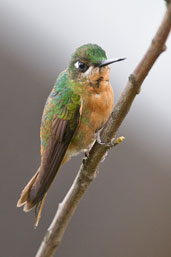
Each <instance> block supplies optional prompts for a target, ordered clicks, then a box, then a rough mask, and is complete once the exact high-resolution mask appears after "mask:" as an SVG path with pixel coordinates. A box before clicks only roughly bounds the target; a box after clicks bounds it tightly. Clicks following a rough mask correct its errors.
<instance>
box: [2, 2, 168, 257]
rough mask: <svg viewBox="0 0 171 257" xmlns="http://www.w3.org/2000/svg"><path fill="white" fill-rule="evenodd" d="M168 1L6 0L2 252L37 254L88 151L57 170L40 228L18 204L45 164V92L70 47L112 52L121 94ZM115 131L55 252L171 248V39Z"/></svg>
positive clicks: (129, 256) (121, 256) (142, 252)
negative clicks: (115, 139)
mask: <svg viewBox="0 0 171 257" xmlns="http://www.w3.org/2000/svg"><path fill="white" fill-rule="evenodd" d="M164 11H165V5H164V1H162V0H151V1H148V0H144V1H135V0H130V1H116V0H113V1H112V0H105V1H100V0H95V1H92V0H87V1H80V0H72V1H67V0H63V1H55V0H49V1H48V0H46V1H43V0H36V1H35V0H34V1H33V0H30V1H25V0H22V1H20V0H13V1H12V0H11V1H10V0H0V73H1V74H0V80H1V82H0V88H1V94H0V96H1V100H0V105H1V106H0V112H1V122H0V124H1V126H0V127H1V133H0V146H1V155H0V156H1V173H0V183H1V186H0V195H1V207H0V215H1V219H0V220H1V221H0V223H1V224H0V228H1V232H0V234H1V236H0V245H1V247H0V256H3V257H21V256H25V257H32V256H35V254H36V251H37V249H38V247H39V245H40V242H41V240H42V238H43V235H44V233H45V231H46V229H47V227H48V226H49V224H50V222H51V220H52V218H53V216H54V214H55V212H56V209H57V205H58V203H59V202H60V201H62V199H63V197H64V196H65V194H66V192H67V190H68V189H69V187H70V186H71V183H72V181H73V179H74V177H75V175H76V173H77V171H78V168H79V166H80V164H81V160H82V157H83V155H80V156H78V157H77V158H73V159H72V161H70V162H69V163H67V164H66V165H65V166H64V167H63V168H62V170H61V172H60V173H59V175H58V176H57V178H56V180H55V182H54V183H53V186H52V187H51V189H50V191H49V193H48V197H47V200H46V203H45V206H44V210H43V215H42V219H41V222H40V225H39V227H38V229H37V230H34V229H33V222H34V213H33V212H30V213H28V214H25V213H24V212H23V211H22V209H17V208H16V202H17V200H18V197H19V195H20V192H21V190H22V189H23V186H25V184H26V183H27V182H28V180H29V179H30V178H31V176H32V175H33V174H34V172H35V171H36V169H37V168H38V166H39V161H40V154H39V145H40V141H39V126H40V119H41V115H42V110H43V107H44V103H45V100H46V98H47V96H48V94H49V92H50V90H51V88H52V86H53V84H54V82H55V80H56V77H57V76H58V74H59V72H60V71H62V70H64V69H65V68H66V67H67V65H68V62H69V60H70V56H71V53H72V52H73V51H74V50H75V48H76V47H78V46H80V45H82V44H84V43H89V42H91V43H97V44H99V45H100V46H102V47H103V48H104V49H105V50H106V52H107V55H108V57H109V58H115V57H127V60H126V61H124V62H121V63H117V64H113V65H112V66H111V83H112V86H113V88H114V91H115V101H117V99H118V96H119V95H120V93H121V91H122V89H123V87H124V85H125V83H126V81H127V78H128V76H129V74H130V73H131V72H132V70H133V68H134V67H135V66H136V64H137V63H138V62H139V60H140V58H141V57H142V55H143V54H144V52H145V50H146V49H147V47H148V46H149V44H150V42H151V39H152V37H153V35H154V34H155V32H156V29H157V28H158V25H159V24H160V21H161V19H162V17H163V14H164ZM167 46H168V50H167V51H166V52H164V53H163V54H162V55H161V56H160V58H159V59H158V61H157V63H155V65H154V67H153V69H152V71H151V72H150V74H149V76H148V77H147V78H146V80H145V82H144V84H143V88H142V91H141V94H140V95H138V96H137V98H136V100H135V101H134V103H133V106H132V108H131V110H130V112H129V114H128V116H127V117H126V119H125V120H124V123H123V124H122V126H121V128H120V129H119V131H118V136H121V135H124V136H125V137H126V140H125V142H124V143H122V144H121V145H119V146H118V147H116V148H115V149H112V150H111V151H110V152H109V154H108V157H107V158H106V160H105V162H103V163H102V164H101V166H100V173H99V175H98V177H97V178H96V180H95V181H94V182H93V183H92V184H91V186H90V188H89V189H88V191H87V193H86V194H85V196H84V198H83V199H82V201H81V203H80V205H79V208H78V209H77V211H76V213H75V215H74V216H73V218H72V220H71V223H70V224H69V227H68V229H67V231H66V233H65V235H64V238H63V241H62V244H61V245H60V247H59V248H58V249H57V252H56V254H55V256H58V257H67V256H70V257H73V256H74V257H86V256H93V257H104V256H112V257H170V256H171V169H170V164H171V151H170V143H171V135H170V134H171V133H170V131H171V107H170V97H171V76H170V71H171V70H170V67H171V58H170V57H171V40H170V39H169V40H168V42H167Z"/></svg>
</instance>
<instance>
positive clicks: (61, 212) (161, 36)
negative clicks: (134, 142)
mask: <svg viewBox="0 0 171 257" xmlns="http://www.w3.org/2000/svg"><path fill="white" fill-rule="evenodd" d="M167 3H168V4H167V11H166V13H165V15H164V18H163V21H162V23H161V25H160V27H159V29H158V31H157V33H156V35H155V37H154V39H153V40H152V43H151V45H150V47H149V49H148V50H147V52H146V53H145V55H144V57H143V58H142V60H141V61H140V63H139V64H138V65H137V67H136V68H135V70H134V71H133V73H132V74H131V75H130V76H129V79H128V82H127V84H126V87H125V89H124V90H123V92H122V94H121V96H120V98H119V100H118V103H117V104H116V106H115V107H114V110H113V112H112V114H111V116H110V118H109V120H108V122H107V123H106V126H105V127H104V129H103V130H102V132H101V140H102V142H105V143H108V142H110V141H111V140H112V138H113V137H114V136H115V134H116V132H117V130H118V128H119V127H120V125H121V123H122V121H123V120H124V118H125V116H126V115H127V113H128V111H129V109H130V107H131V105H132V102H133V100H134V98H135V96H136V95H137V94H138V93H139V91H140V87H141V85H142V83H143V81H144V79H145V78H146V76H147V74H148V72H149V71H150V69H151V68H152V66H153V64H154V63H155V61H156V60H157V58H158V56H159V55H160V54H161V53H162V52H163V51H164V50H165V49H166V47H165V42H166V40H167V37H168V35H169V32H170V29H171V1H170V0H167ZM108 149H109V146H108V144H104V145H100V144H99V143H98V142H97V141H96V142H95V144H94V145H93V147H92V148H91V150H90V152H89V156H88V157H86V158H84V159H83V162H82V165H81V167H80V169H79V171H78V174H77V176H76V178H75V180H74V182H73V184H72V186H71V188H70V189H69V191H68V193H67V195H66V196H65V198H64V200H63V201H62V203H60V204H59V207H58V209H57V212H56V215H55V217H54V219H53V221H52V223H51V225H50V227H49V228H48V230H47V232H46V235H45V237H44V239H43V241H42V243H41V245H40V248H39V250H38V252H37V255H36V257H51V256H53V255H54V252H55V250H56V247H57V246H58V245H59V244H60V242H61V240H62V237H63V234H64V232H65V230H66V228H67V225H68V223H69V222H70V219H71V217H72V215H73V214H74V212H75V210H76V208H77V207H78V204H79V202H80V200H81V198H82V196H83V194H84V192H85V191H86V189H87V187H88V186H89V184H90V183H91V182H92V181H93V180H94V178H95V177H96V175H97V168H98V166H99V164H100V162H101V160H102V159H103V158H104V156H105V154H106V152H107V151H108Z"/></svg>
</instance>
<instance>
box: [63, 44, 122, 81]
mask: <svg viewBox="0 0 171 257" xmlns="http://www.w3.org/2000/svg"><path fill="white" fill-rule="evenodd" d="M121 60H123V58H121V59H112V60H107V56H106V53H105V51H104V50H103V49H102V48H101V47H100V46H98V45H96V44H86V45H83V46H80V47H79V48H77V49H76V51H75V52H74V53H73V55H72V58H71V61H70V63H69V69H68V71H69V74H70V77H71V79H74V80H79V81H80V80H83V79H85V78H86V77H89V76H90V75H91V73H92V71H93V69H94V68H96V69H97V68H98V69H101V68H102V67H104V66H107V65H109V64H111V63H113V62H117V61H121Z"/></svg>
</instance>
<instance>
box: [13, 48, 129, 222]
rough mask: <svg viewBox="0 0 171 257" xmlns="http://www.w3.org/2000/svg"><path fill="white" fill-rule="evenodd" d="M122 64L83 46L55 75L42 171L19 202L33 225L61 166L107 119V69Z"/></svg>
mask: <svg viewBox="0 0 171 257" xmlns="http://www.w3.org/2000/svg"><path fill="white" fill-rule="evenodd" d="M123 59H124V58H120V59H112V60H111V59H110V60H108V59H107V57H106V53H105V51H104V50H103V49H102V48H101V47H100V46H98V45H96V44H86V45H83V46H81V47H79V48H77V49H76V51H75V52H74V54H73V55H72V58H71V61H70V63H69V67H68V68H67V69H66V70H65V71H63V72H62V73H61V74H60V75H59V76H58V78H57V80H56V83H55V85H54V87H53V89H52V91H51V93H50V95H49V97H48V99H47V101H46V104H45V107H44V111H43V116H42V121H41V127H40V139H41V163H40V167H39V168H38V170H37V172H36V174H35V175H34V176H33V177H32V178H31V180H30V181H29V182H28V184H27V185H26V186H25V188H24V189H23V191H22V193H21V196H20V198H19V200H18V203H17V207H20V206H22V205H24V211H25V212H28V211H30V210H31V209H32V208H33V207H36V217H37V218H36V223H35V225H36V226H37V225H38V222H39V219H40V216H41V211H42V207H43V203H44V200H45V197H46V194H47V190H48V189H49V187H50V185H51V183H52V181H53V180H54V178H55V176H56V174H57V172H58V170H59V168H60V166H61V165H63V164H64V163H65V162H67V161H68V160H69V159H70V158H71V157H72V156H74V155H77V154H78V153H80V152H81V151H84V150H86V149H88V148H89V147H90V145H91V144H92V143H93V142H94V140H95V133H96V132H97V131H98V130H99V129H100V128H102V127H103V126H104V124H105V122H106V121H107V120H108V118H109V116H110V114H111V112H112V109H113V101H114V99H113V90H112V87H111V85H110V82H109V70H110V69H109V64H111V63H114V62H117V61H122V60H123Z"/></svg>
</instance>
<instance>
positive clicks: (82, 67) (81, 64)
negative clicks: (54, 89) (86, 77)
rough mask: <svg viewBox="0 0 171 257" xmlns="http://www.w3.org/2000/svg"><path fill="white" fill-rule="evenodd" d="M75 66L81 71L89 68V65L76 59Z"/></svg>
mask: <svg viewBox="0 0 171 257" xmlns="http://www.w3.org/2000/svg"><path fill="white" fill-rule="evenodd" d="M75 67H76V68H77V69H79V70H80V71H81V72H85V71H86V70H88V68H89V66H88V65H87V64H86V63H84V62H80V61H77V62H76V63H75Z"/></svg>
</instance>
